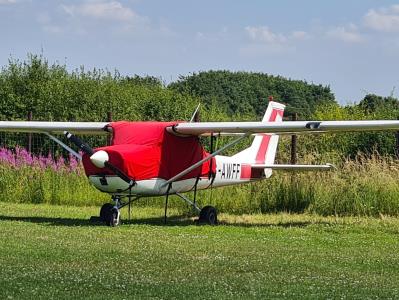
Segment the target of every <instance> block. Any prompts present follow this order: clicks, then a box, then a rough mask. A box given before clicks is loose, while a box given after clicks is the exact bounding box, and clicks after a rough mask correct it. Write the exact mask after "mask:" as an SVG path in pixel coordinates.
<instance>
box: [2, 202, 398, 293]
mask: <svg viewBox="0 0 399 300" xmlns="http://www.w3.org/2000/svg"><path fill="white" fill-rule="evenodd" d="M97 210H98V208H94V207H87V208H86V207H85V208H76V207H65V206H45V205H26V204H18V205H13V206H10V205H9V204H4V203H1V204H0V211H1V213H0V226H1V230H0V253H1V255H0V265H1V267H2V276H1V277H0V298H3V299H6V298H15V299H23V298H26V299H28V298H30V299H31V298H33V297H36V298H59V299H62V298H64V299H65V298H87V299H94V298H97V299H103V298H108V299H121V298H139V297H140V298H145V297H151V298H163V299H165V298H167V299H173V298H174V299H182V298H210V299H216V298H218V299H226V298H232V297H233V298H287V297H289V298H304V299H309V298H315V299H316V298H317V299H319V298H343V297H347V298H358V299H360V298H362V299H363V298H376V297H385V298H394V297H396V295H397V294H398V292H399V290H398V286H397V282H399V269H398V267H397V266H398V263H399V254H398V251H397V250H398V249H399V242H398V239H397V237H398V233H399V221H398V220H397V219H395V218H383V219H373V218H350V217H347V218H337V217H320V216H314V215H289V214H277V215H253V216H251V215H245V216H231V215H223V214H222V215H221V216H220V218H221V220H222V223H223V225H221V226H217V227H208V226H195V225H192V224H193V223H192V221H191V219H187V218H186V217H182V218H180V217H178V216H174V217H172V218H171V219H170V220H169V223H168V225H167V226H162V225H160V223H161V222H162V210H161V209H154V208H147V209H142V208H136V209H135V211H134V220H133V221H132V222H131V223H130V224H129V223H128V224H126V223H125V225H122V226H121V227H119V228H108V227H105V226H99V225H92V224H90V223H89V222H88V218H89V217H90V216H91V215H93V214H96V213H97Z"/></svg>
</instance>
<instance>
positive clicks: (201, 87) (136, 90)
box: [0, 54, 399, 158]
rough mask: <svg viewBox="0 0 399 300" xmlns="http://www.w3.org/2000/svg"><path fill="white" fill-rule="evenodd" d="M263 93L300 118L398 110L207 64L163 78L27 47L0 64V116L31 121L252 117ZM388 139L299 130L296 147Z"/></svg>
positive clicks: (373, 145)
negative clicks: (54, 59)
mask: <svg viewBox="0 0 399 300" xmlns="http://www.w3.org/2000/svg"><path fill="white" fill-rule="evenodd" d="M269 96H273V97H274V99H275V100H276V101H279V102H283V103H285V104H286V105H287V109H286V116H289V115H290V114H292V113H298V114H299V117H300V119H318V120H329V119H336V120H345V119H353V120H360V119H397V117H398V116H399V101H398V99H396V98H394V97H393V96H389V97H382V96H378V95H366V96H365V97H364V99H362V100H361V101H360V102H359V103H358V104H356V105H348V106H340V105H339V104H338V103H337V101H336V99H335V97H334V94H333V92H332V91H331V89H330V87H329V86H322V85H319V84H314V83H309V82H306V81H301V80H292V79H287V78H284V77H281V76H273V75H269V74H264V73H252V72H230V71H207V72H200V73H194V74H190V75H187V76H181V77H180V78H179V79H178V80H177V81H175V82H172V83H170V84H168V85H166V84H164V83H163V82H162V80H161V79H159V78H156V77H152V76H145V77H140V76H137V75H134V76H122V75H121V74H119V73H118V72H117V71H114V72H110V71H106V70H101V69H92V70H86V69H85V68H84V67H83V66H82V67H80V68H79V69H76V70H73V71H69V70H68V69H67V66H66V65H65V64H60V63H49V62H48V60H47V59H46V58H45V57H43V56H42V55H34V54H29V55H28V57H27V58H26V59H25V60H24V61H20V60H16V59H10V60H9V62H8V64H7V65H5V66H3V67H2V69H1V71H0V120H25V119H26V116H27V113H28V112H29V111H31V112H32V113H33V116H34V119H35V120H50V121H106V116H107V112H112V116H113V119H114V120H132V121H135V120H159V121H166V120H189V119H190V117H191V114H192V113H193V111H194V110H195V108H196V106H197V104H198V103H202V108H201V120H202V121H210V120H212V121H227V120H258V119H259V118H260V117H261V116H262V115H263V113H264V110H265V108H266V106H267V98H268V97H269ZM394 145H395V140H394V135H393V134H392V133H387V132H382V133H356V134H354V133H346V134H340V135H338V134H325V135H320V136H317V137H316V138H315V137H308V136H306V137H305V136H303V137H300V140H299V153H302V154H303V155H305V153H309V152H312V153H315V154H323V155H327V154H328V155H332V156H333V157H340V158H342V157H348V156H349V157H351V156H352V157H353V156H356V154H357V153H358V151H361V152H363V153H366V154H367V153H376V152H378V153H379V154H382V155H392V154H394V153H395V147H394ZM281 147H287V145H284V143H283V145H282V146H281ZM316 157H317V155H316Z"/></svg>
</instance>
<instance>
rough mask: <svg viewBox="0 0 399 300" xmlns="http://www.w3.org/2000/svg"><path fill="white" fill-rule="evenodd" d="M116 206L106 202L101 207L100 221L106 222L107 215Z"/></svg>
mask: <svg viewBox="0 0 399 300" xmlns="http://www.w3.org/2000/svg"><path fill="white" fill-rule="evenodd" d="M113 208H114V206H113V205H112V204H111V203H105V204H104V205H103V206H101V209H100V221H101V222H105V217H106V215H108V214H109V213H110V211H111V210H112V209H113Z"/></svg>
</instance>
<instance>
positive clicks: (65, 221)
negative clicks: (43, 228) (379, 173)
mask: <svg viewBox="0 0 399 300" xmlns="http://www.w3.org/2000/svg"><path fill="white" fill-rule="evenodd" d="M97 219H98V218H97ZM0 221H19V222H29V223H37V224H45V225H50V226H67V227H68V226H69V227H73V226H105V225H104V224H103V223H102V222H100V221H99V220H90V219H73V218H57V217H19V216H5V215H0ZM196 224H197V223H196V221H193V220H192V219H189V218H187V216H170V217H168V219H167V222H166V224H164V219H163V217H152V218H141V219H131V220H130V221H129V220H122V226H126V225H153V226H190V225H196ZM315 224H318V225H323V224H324V225H327V224H330V223H329V222H325V221H317V222H306V221H287V222H284V223H277V224H276V223H267V222H265V223H227V222H224V221H221V222H219V225H222V226H238V227H283V228H290V227H307V226H309V225H315Z"/></svg>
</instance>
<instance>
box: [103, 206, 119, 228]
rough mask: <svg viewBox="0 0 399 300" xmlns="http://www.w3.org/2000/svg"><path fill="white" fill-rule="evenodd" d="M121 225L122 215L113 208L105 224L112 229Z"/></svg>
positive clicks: (107, 215) (106, 217)
mask: <svg viewBox="0 0 399 300" xmlns="http://www.w3.org/2000/svg"><path fill="white" fill-rule="evenodd" d="M120 223H121V220H120V214H119V211H118V209H117V208H115V207H112V209H111V210H110V211H109V212H108V214H106V216H105V224H107V225H108V226H111V227H115V226H118V225H119V224H120Z"/></svg>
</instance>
